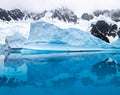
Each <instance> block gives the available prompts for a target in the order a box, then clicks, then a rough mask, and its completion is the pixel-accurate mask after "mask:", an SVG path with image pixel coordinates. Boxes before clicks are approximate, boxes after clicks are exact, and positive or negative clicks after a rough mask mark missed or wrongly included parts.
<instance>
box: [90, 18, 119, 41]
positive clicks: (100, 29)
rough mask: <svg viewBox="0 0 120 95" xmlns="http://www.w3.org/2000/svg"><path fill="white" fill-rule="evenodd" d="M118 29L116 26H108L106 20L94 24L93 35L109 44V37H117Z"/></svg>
mask: <svg viewBox="0 0 120 95" xmlns="http://www.w3.org/2000/svg"><path fill="white" fill-rule="evenodd" d="M117 30H118V27H117V25H116V24H108V23H107V22H105V21H104V20H99V21H97V23H96V24H92V29H91V34H93V35H94V36H96V37H98V38H100V39H102V40H104V41H106V42H108V43H109V39H108V36H112V37H116V36H117V32H118V31H117Z"/></svg>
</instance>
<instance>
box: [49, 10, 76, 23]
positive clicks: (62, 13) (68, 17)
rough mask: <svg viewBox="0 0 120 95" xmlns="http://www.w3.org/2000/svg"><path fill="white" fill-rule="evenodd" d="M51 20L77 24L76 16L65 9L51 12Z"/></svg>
mask: <svg viewBox="0 0 120 95" xmlns="http://www.w3.org/2000/svg"><path fill="white" fill-rule="evenodd" d="M51 12H52V18H58V19H59V20H63V21H64V22H74V23H77V19H78V17H77V15H75V13H74V12H73V11H72V10H69V9H67V8H59V9H56V10H52V11H51Z"/></svg>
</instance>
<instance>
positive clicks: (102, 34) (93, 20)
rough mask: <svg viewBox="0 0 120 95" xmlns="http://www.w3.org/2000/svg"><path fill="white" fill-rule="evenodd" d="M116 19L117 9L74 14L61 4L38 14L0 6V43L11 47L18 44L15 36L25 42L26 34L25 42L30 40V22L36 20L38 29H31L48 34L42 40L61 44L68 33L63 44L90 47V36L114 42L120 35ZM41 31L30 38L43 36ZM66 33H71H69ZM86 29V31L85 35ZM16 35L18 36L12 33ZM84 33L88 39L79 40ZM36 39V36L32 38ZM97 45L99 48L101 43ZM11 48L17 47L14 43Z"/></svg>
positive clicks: (118, 17)
mask: <svg viewBox="0 0 120 95" xmlns="http://www.w3.org/2000/svg"><path fill="white" fill-rule="evenodd" d="M119 19H120V10H119V9H116V10H97V11H93V12H92V13H83V14H82V15H76V13H75V12H74V11H73V10H70V9H68V8H64V7H62V8H57V9H53V10H45V11H43V12H40V13H38V12H37V13H35V12H28V11H24V10H20V9H13V10H5V9H0V25H1V26H0V33H1V34H0V39H1V40H0V44H3V45H4V44H5V43H7V44H8V46H9V47H11V46H10V44H14V45H17V44H18V43H17V41H18V38H19V39H20V40H21V38H22V40H21V42H20V43H22V42H25V41H23V39H24V40H27V39H28V37H29V39H28V41H30V39H31V31H32V28H33V24H31V23H34V22H35V23H38V25H39V24H41V25H40V28H33V30H34V32H35V31H37V30H36V29H38V30H43V31H47V32H45V33H46V34H45V35H48V34H49V35H48V36H46V37H44V39H46V40H48V42H51V39H48V38H50V37H52V40H54V41H55V39H57V40H59V41H58V42H59V43H61V42H62V41H63V38H64V37H63V36H68V38H69V37H70V38H69V39H66V41H65V40H64V41H63V43H67V44H68V43H69V44H72V45H73V46H74V44H76V43H77V45H78V43H79V45H80V42H81V43H83V44H84V45H83V46H84V47H90V46H92V45H93V44H91V43H89V42H90V41H93V39H94V40H96V42H97V41H98V40H99V41H98V42H97V43H100V44H101V43H105V44H107V43H113V42H115V41H116V40H117V39H119V37H120V20H119ZM36 21H37V22H36ZM41 21H42V22H44V24H45V25H46V26H44V27H43V23H41ZM30 25H31V27H30ZM47 25H48V27H47ZM51 25H53V26H51ZM41 26H42V27H41ZM50 27H52V28H50ZM54 28H55V30H54ZM58 30H60V31H64V33H63V34H65V33H67V34H65V35H61V36H60V35H59V33H57V32H56V31H58ZM81 30H82V31H81ZM43 31H40V32H41V33H38V32H35V33H36V34H35V33H34V36H33V38H34V37H35V35H36V36H39V35H42V37H43V35H44V32H43ZM48 31H49V32H48ZM53 31H55V32H53ZM71 31H72V32H71ZM73 31H75V32H73ZM78 31H80V34H79V33H78V34H76V35H73V34H75V33H77V32H78ZM84 31H85V32H84ZM69 32H70V33H72V34H70V33H69ZM86 32H88V33H87V34H86ZM32 33H33V31H32ZM51 33H52V34H51ZM61 33H62V32H61ZM16 34H18V35H17V36H15V35H16ZM51 35H52V36H51ZM79 35H83V36H79ZM84 35H87V36H88V37H87V36H86V38H88V39H89V38H90V39H89V40H88V42H87V41H84V40H82V41H83V42H82V41H81V39H85V37H84ZM92 35H93V36H92ZM7 36H9V37H7ZM14 36H15V37H14ZM53 36H54V37H53ZM55 36H56V37H55ZM58 36H59V37H58ZM91 36H92V38H93V39H92V40H91ZM94 36H95V37H94ZM42 37H41V38H42ZM71 37H72V39H71ZM96 37H98V38H100V39H102V40H103V41H102V40H100V39H97V38H96ZM36 38H37V37H35V39H36ZM41 38H39V37H38V40H39V41H42V40H41ZM53 38H54V39H53ZM35 39H34V40H35ZM76 39H77V40H76ZM57 40H56V41H57ZM78 40H80V41H78ZM28 41H27V42H28ZM54 41H53V42H54ZM75 41H76V42H75ZM104 41H105V42H104ZM11 42H13V43H11ZM18 42H19V41H18ZM31 42H32V40H31ZM58 42H57V43H58ZM73 42H74V43H73ZM106 42H107V43H106ZM55 43H56V42H55ZM86 43H87V45H86ZM92 43H94V42H92ZM22 44H24V43H22ZM112 45H113V44H112ZM12 46H13V45H12ZM83 46H82V47H83ZM95 46H98V44H96V45H94V47H95ZM19 47H22V46H21V44H20V45H19ZM100 47H102V45H101V46H100ZM11 48H16V46H15V47H11ZM96 48H97V47H96Z"/></svg>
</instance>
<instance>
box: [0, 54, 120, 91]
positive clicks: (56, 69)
mask: <svg viewBox="0 0 120 95" xmlns="http://www.w3.org/2000/svg"><path fill="white" fill-rule="evenodd" d="M119 58H120V54H110V53H109V54H107V53H106V54H104V53H59V54H38V55H37V54H34V55H22V54H20V53H11V54H9V55H7V56H4V57H3V55H1V56H0V87H20V86H34V87H37V88H39V87H41V88H59V89H61V88H70V87H74V86H78V87H84V86H85V87H89V86H92V87H96V86H97V87H101V86H102V87H106V86H118V87H119V86H120V64H119V62H120V59H119Z"/></svg>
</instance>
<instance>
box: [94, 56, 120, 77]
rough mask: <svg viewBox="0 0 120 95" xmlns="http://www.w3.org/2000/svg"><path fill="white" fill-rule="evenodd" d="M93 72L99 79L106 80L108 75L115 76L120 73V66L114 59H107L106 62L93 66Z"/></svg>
mask: <svg viewBox="0 0 120 95" xmlns="http://www.w3.org/2000/svg"><path fill="white" fill-rule="evenodd" d="M92 72H94V73H96V75H97V76H98V77H99V78H104V77H105V76H107V75H113V74H117V72H120V64H119V63H117V62H116V61H115V60H113V59H112V58H107V59H105V60H104V61H102V62H99V63H96V64H95V65H93V66H92Z"/></svg>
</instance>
